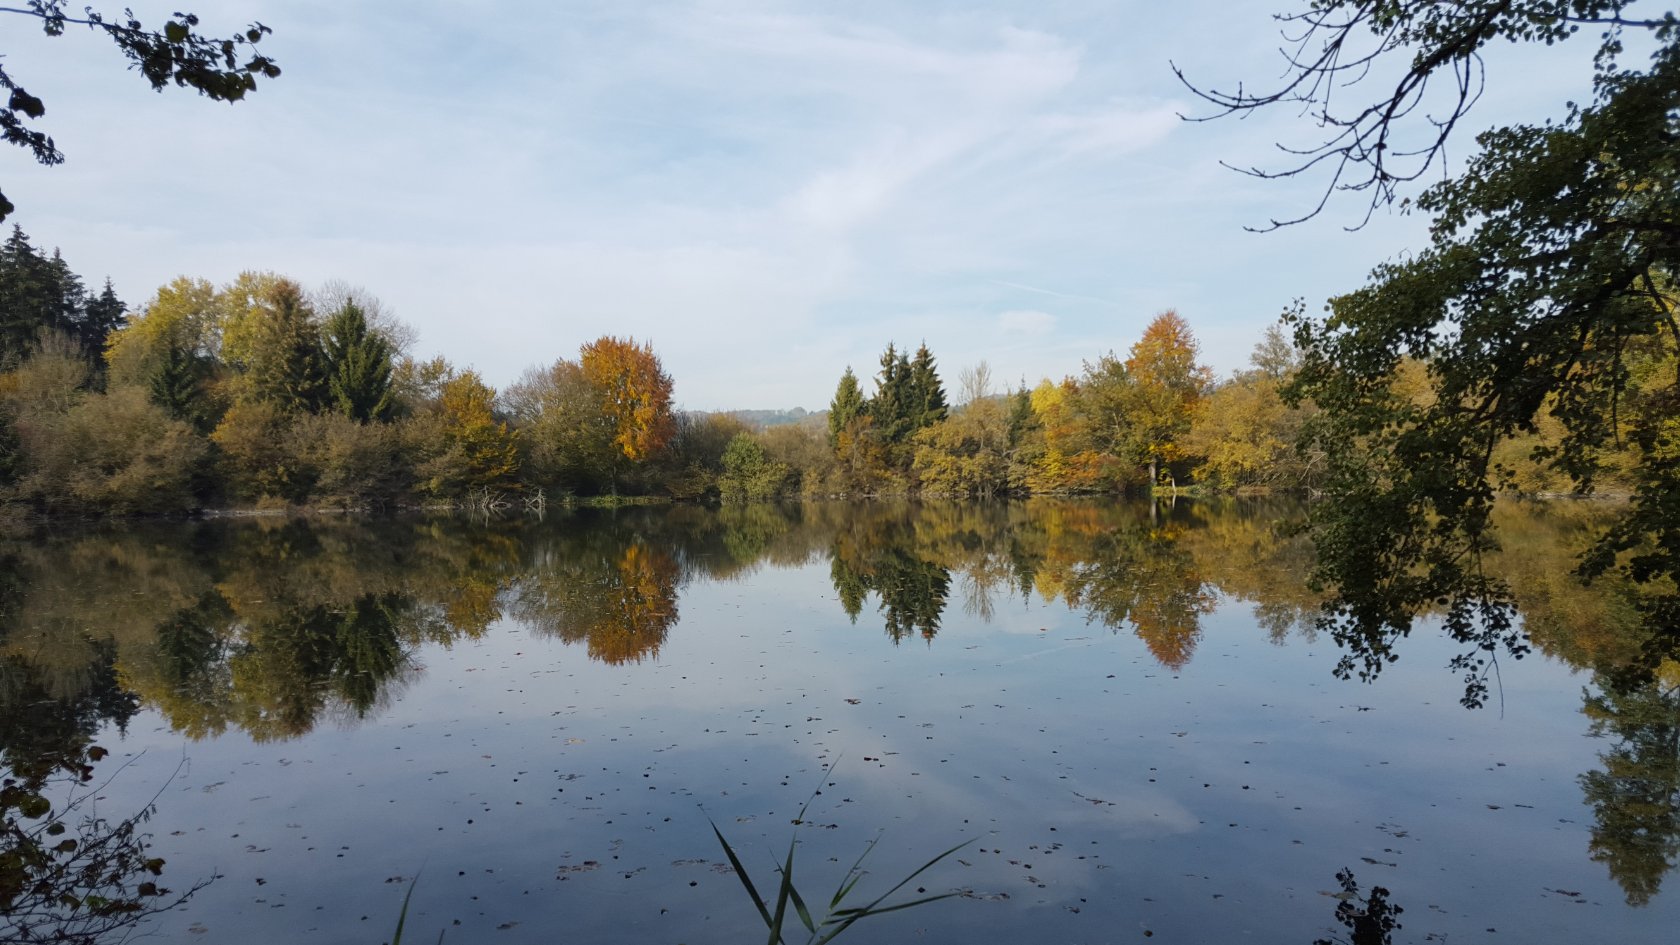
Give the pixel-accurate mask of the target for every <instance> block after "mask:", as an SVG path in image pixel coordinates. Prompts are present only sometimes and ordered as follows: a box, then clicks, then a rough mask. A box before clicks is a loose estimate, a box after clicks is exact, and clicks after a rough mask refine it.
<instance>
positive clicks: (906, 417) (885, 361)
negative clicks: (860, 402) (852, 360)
mask: <svg viewBox="0 0 1680 945" xmlns="http://www.w3.org/2000/svg"><path fill="white" fill-rule="evenodd" d="M913 398H914V392H913V391H912V389H911V381H910V359H909V358H908V357H906V356H905V355H903V354H902V353H900V352H899V351H898V349H897V348H896V347H895V346H894V345H893V344H892V343H890V342H889V343H888V344H887V350H886V351H884V352H882V354H881V373H880V374H879V375H877V376H876V379H875V396H874V397H873V398H871V399H870V401H869V415H870V417H871V418H873V419H874V421H875V429H876V430H878V431H880V434H881V438H882V440H884V441H885V442H888V443H899V442H901V441H903V440H904V439H905V438H906V437H908V436H909V435H910V434H911V433H912V432H914V430H915V420H914V416H913V414H912V411H913V410H914V409H915V405H914V403H913Z"/></svg>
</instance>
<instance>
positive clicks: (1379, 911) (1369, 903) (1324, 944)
mask: <svg viewBox="0 0 1680 945" xmlns="http://www.w3.org/2000/svg"><path fill="white" fill-rule="evenodd" d="M1336 883H1337V884H1338V885H1340V886H1341V887H1342V891H1341V892H1339V893H1337V894H1336V897H1335V898H1336V900H1337V902H1336V922H1337V924H1338V925H1340V926H1342V928H1344V929H1347V931H1348V937H1347V938H1346V939H1345V940H1344V939H1343V938H1342V937H1341V936H1339V935H1338V936H1336V937H1334V938H1320V939H1314V940H1313V945H1392V943H1393V941H1394V930H1395V929H1398V928H1400V920H1399V919H1397V918H1396V916H1398V915H1400V913H1402V912H1405V911H1406V910H1404V909H1402V908H1400V907H1399V906H1397V905H1395V904H1394V903H1393V902H1392V901H1390V900H1389V898H1388V896H1389V892H1388V890H1387V889H1385V888H1384V887H1382V886H1372V887H1371V891H1370V893H1369V894H1367V895H1366V896H1365V898H1363V899H1361V898H1360V896H1359V883H1358V881H1357V880H1355V879H1354V876H1353V870H1350V869H1344V870H1341V871H1340V872H1338V873H1337V874H1336Z"/></svg>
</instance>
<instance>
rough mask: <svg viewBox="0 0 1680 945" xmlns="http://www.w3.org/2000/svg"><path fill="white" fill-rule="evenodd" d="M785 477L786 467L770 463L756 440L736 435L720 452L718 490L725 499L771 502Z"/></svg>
mask: <svg viewBox="0 0 1680 945" xmlns="http://www.w3.org/2000/svg"><path fill="white" fill-rule="evenodd" d="M788 475H789V469H788V467H787V466H786V465H785V464H783V463H778V462H775V461H773V460H771V459H770V457H769V454H768V453H766V452H765V449H764V446H763V445H762V444H761V443H759V441H758V439H757V438H756V437H754V436H753V435H752V434H750V433H737V434H735V438H734V439H732V440H730V441H729V448H728V449H726V450H724V453H723V475H722V476H721V477H719V479H718V491H719V492H720V493H721V494H722V495H723V497H724V498H725V499H734V500H742V499H772V498H775V497H776V496H778V495H780V494H781V493H782V491H783V489H784V487H785V485H786V483H787V480H788Z"/></svg>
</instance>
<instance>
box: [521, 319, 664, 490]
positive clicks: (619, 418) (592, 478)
mask: <svg viewBox="0 0 1680 945" xmlns="http://www.w3.org/2000/svg"><path fill="white" fill-rule="evenodd" d="M507 403H508V407H509V409H510V410H511V412H512V414H513V415H514V417H515V418H516V419H517V420H518V422H519V423H520V424H521V426H522V427H523V428H524V429H525V431H526V434H527V439H528V442H529V446H530V456H529V463H530V468H529V471H528V472H529V475H531V476H533V477H535V479H536V480H537V482H538V483H539V484H542V485H546V486H550V487H558V488H561V489H566V490H577V491H583V492H594V491H607V490H610V491H612V492H614V493H616V492H617V491H618V489H619V487H620V486H621V485H622V484H624V479H625V478H626V477H627V476H628V475H629V474H630V473H631V472H633V471H635V470H637V469H642V468H647V466H648V464H649V463H650V462H651V461H652V460H655V459H657V458H659V457H660V456H661V455H662V454H663V453H664V452H665V451H666V450H667V449H668V448H669V447H670V445H671V442H672V440H673V438H674V437H675V436H676V432H677V423H676V418H675V417H674V416H673V414H672V412H671V377H670V375H668V374H666V373H665V369H664V367H663V366H662V365H661V364H660V363H659V356H658V355H656V354H654V353H653V346H652V345H651V344H648V343H647V342H643V343H641V344H637V343H636V341H635V339H633V338H631V339H625V338H615V337H613V336H611V335H603V336H601V337H600V338H598V339H596V340H595V341H592V342H589V343H588V344H586V345H584V346H582V347H581V348H580V349H579V350H578V359H577V360H576V361H567V360H565V359H561V360H559V361H556V362H555V363H554V365H553V366H552V367H549V368H541V369H533V370H531V371H528V372H526V375H525V377H524V378H523V379H522V380H520V382H519V383H518V384H515V385H514V386H513V387H512V388H511V389H510V390H509V391H508V398H507ZM644 485H645V483H644Z"/></svg>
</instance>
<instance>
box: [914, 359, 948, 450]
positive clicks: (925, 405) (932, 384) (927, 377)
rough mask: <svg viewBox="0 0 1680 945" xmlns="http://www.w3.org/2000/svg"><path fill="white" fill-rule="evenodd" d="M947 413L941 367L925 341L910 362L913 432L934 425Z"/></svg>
mask: <svg viewBox="0 0 1680 945" xmlns="http://www.w3.org/2000/svg"><path fill="white" fill-rule="evenodd" d="M947 413H949V408H948V407H947V406H946V403H945V385H944V384H943V383H941V382H940V380H939V369H938V368H937V367H936V366H935V365H934V361H933V354H932V353H931V352H929V351H928V346H927V342H925V341H924V342H922V346H921V347H920V348H917V349H916V358H915V360H914V361H911V362H910V419H911V422H912V423H913V424H914V428H913V429H912V431H911V432H915V430H920V429H922V428H923V427H931V426H933V425H934V424H936V423H938V422H939V421H941V420H943V419H945V415H946V414H947Z"/></svg>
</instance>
